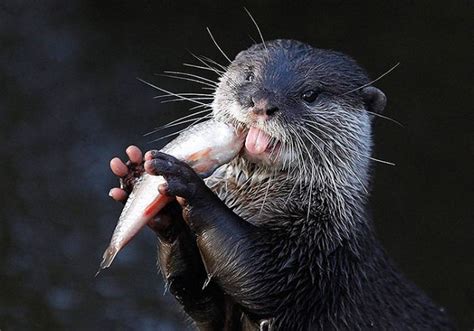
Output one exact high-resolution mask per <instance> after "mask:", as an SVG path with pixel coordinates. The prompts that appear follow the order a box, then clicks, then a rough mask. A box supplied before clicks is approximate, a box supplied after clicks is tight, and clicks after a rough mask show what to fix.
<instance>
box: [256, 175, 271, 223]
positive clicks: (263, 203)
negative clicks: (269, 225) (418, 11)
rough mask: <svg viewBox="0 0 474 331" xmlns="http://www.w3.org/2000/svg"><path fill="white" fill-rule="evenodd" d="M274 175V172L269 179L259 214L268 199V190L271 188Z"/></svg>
mask: <svg viewBox="0 0 474 331" xmlns="http://www.w3.org/2000/svg"><path fill="white" fill-rule="evenodd" d="M273 177H274V173H272V175H271V176H270V177H269V178H268V180H267V181H268V184H267V188H266V190H265V195H264V196H263V200H262V205H261V206H260V211H259V213H258V215H259V216H260V215H261V214H262V211H263V207H264V206H265V202H266V201H267V196H268V191H269V189H270V184H271V183H272V179H273Z"/></svg>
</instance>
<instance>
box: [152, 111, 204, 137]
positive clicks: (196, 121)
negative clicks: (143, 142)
mask: <svg viewBox="0 0 474 331" xmlns="http://www.w3.org/2000/svg"><path fill="white" fill-rule="evenodd" d="M211 117H212V114H207V115H205V116H202V117H199V118H197V119H196V120H195V121H194V122H193V123H191V124H190V125H188V126H186V127H185V128H183V129H181V130H179V131H176V132H172V133H170V134H167V135H165V136H162V137H159V138H157V139H155V140H152V141H150V142H149V143H150V144H151V143H154V142H157V141H160V140H163V139H166V138H169V137H172V136H175V135H178V134H180V133H181V132H183V131H185V130H186V129H187V128H188V127H190V126H193V125H194V124H196V123H198V122H199V121H201V120H203V119H206V118H211Z"/></svg>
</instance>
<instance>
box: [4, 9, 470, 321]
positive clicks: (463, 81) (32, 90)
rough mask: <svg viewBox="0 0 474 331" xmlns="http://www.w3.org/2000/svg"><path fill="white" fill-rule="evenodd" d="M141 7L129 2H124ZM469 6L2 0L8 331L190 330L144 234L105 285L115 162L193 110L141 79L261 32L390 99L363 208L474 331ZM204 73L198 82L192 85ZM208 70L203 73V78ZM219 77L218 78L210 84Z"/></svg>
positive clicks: (182, 88)
mask: <svg viewBox="0 0 474 331" xmlns="http://www.w3.org/2000/svg"><path fill="white" fill-rule="evenodd" d="M132 3H133V4H132ZM472 3H473V2H472V1H459V2H456V1H454V2H450V1H443V2H439V3H437V2H434V1H404V2H403V1H372V2H363V3H359V4H356V2H354V3H353V2H349V1H311V2H310V1H307V2H306V3H303V2H302V3H296V2H273V1H263V0H262V1H254V2H252V3H250V2H249V3H246V4H244V3H240V2H233V1H225V2H224V1H221V2H217V1H211V0H208V1H200V2H198V1H189V2H183V1H154V2H152V1H135V2H131V1H130V2H128V3H125V2H123V3H122V2H103V1H102V2H100V4H99V2H97V3H96V2H94V1H52V0H50V1H35V2H33V1H2V2H1V3H0V129H1V130H0V132H1V143H0V144H1V145H0V146H1V147H0V153H1V154H0V155H1V157H0V162H1V172H0V176H1V178H0V182H1V187H2V191H3V192H2V193H3V194H2V200H1V201H2V206H1V208H0V217H1V220H0V221H1V222H0V254H1V255H0V329H2V330H19V329H35V330H36V329H48V330H51V329H68V330H84V329H88V330H94V329H119V330H128V329H137V330H148V329H160V330H178V329H182V328H184V327H185V326H186V325H188V324H187V323H186V321H185V318H184V316H183V315H182V314H180V313H179V311H178V308H177V305H176V303H175V302H174V300H173V299H172V298H171V296H170V295H169V294H166V295H163V290H164V288H163V284H162V282H161V276H159V275H157V271H156V268H155V257H156V252H155V239H154V236H153V235H152V233H151V231H143V233H141V234H140V235H139V237H138V238H137V239H136V240H134V241H133V242H132V243H131V244H130V245H129V246H128V247H127V248H126V249H125V250H124V251H123V252H122V253H121V254H120V255H119V257H118V258H117V260H116V262H115V263H114V265H113V266H112V268H111V269H110V270H107V271H106V272H103V273H102V274H101V275H100V276H99V277H98V278H94V277H93V276H94V273H95V271H96V269H97V267H98V263H99V261H100V258H101V255H102V252H103V250H104V249H105V247H106V245H107V243H108V241H109V239H110V236H111V234H112V231H113V228H114V226H115V223H116V220H117V219H118V215H119V213H120V210H121V207H120V205H119V204H117V203H114V202H112V201H111V200H110V198H109V197H108V196H107V192H108V190H109V188H110V187H111V186H112V185H115V184H116V180H115V178H114V177H113V176H112V174H111V172H110V170H109V168H108V161H109V160H110V159H111V158H112V157H113V156H115V155H120V156H122V155H123V154H122V153H123V150H124V148H125V147H126V146H127V145H128V144H131V143H135V144H138V145H139V146H141V147H143V148H144V149H150V148H152V147H160V146H161V145H160V144H156V143H155V144H153V143H149V142H150V141H151V140H153V139H154V138H156V137H157V136H156V135H155V136H152V137H143V134H144V133H146V132H148V131H151V130H152V129H153V128H154V127H155V126H157V125H160V124H163V123H165V122H167V121H169V120H171V119H174V118H176V117H178V116H183V115H185V114H186V109H187V108H188V107H187V105H185V104H184V103H169V104H160V103H159V102H158V101H157V100H156V99H153V98H152V97H153V96H154V95H156V94H157V93H156V91H153V90H152V89H151V88H149V87H148V86H146V85H144V84H142V83H140V82H139V81H137V80H136V79H135V78H136V77H142V78H145V79H148V80H150V81H152V82H154V83H156V84H158V85H159V86H162V87H164V88H168V89H170V90H173V91H179V92H189V91H195V92H199V91H200V90H199V87H198V86H197V85H194V84H191V83H187V82H182V81H173V80H170V79H166V78H163V77H159V76H156V75H154V74H155V73H159V72H162V71H163V70H181V69H185V70H189V68H188V69H186V68H184V67H182V66H181V63H182V62H196V61H194V60H193V58H192V56H191V55H190V54H189V53H188V52H187V49H189V50H191V51H193V52H195V53H197V54H202V55H207V56H209V57H211V58H214V59H216V60H218V61H219V62H222V63H225V60H224V59H223V57H222V56H221V55H220V54H219V53H218V51H217V49H216V48H215V47H214V45H213V44H212V42H211V41H210V38H209V36H208V35H207V33H206V31H205V27H206V26H209V27H210V28H211V29H212V31H213V32H214V35H215V37H216V39H217V40H218V41H219V42H220V44H221V46H222V47H223V48H224V49H225V51H226V52H227V53H228V54H229V55H230V56H231V57H233V56H235V54H236V53H237V52H238V51H239V50H241V49H244V48H247V47H248V46H250V45H251V43H252V40H251V37H252V38H255V39H257V38H258V34H257V32H256V30H255V28H254V26H253V25H252V23H251V21H250V19H249V18H248V17H247V16H246V14H245V12H244V10H243V6H244V5H246V6H247V7H248V8H249V10H250V11H251V12H252V13H253V15H254V17H255V18H256V20H257V21H258V22H259V24H260V26H261V28H262V31H263V34H264V36H265V38H266V39H273V38H292V39H299V40H302V41H305V42H308V43H310V44H312V45H314V46H318V47H321V48H332V49H336V50H340V51H343V52H346V53H348V54H350V55H352V56H353V57H354V58H356V59H357V60H358V61H359V62H360V63H361V64H362V65H363V66H364V67H366V68H367V70H368V71H369V73H370V74H371V76H372V77H377V76H378V75H380V74H382V73H383V72H385V71H386V70H387V69H389V68H390V67H391V66H392V65H394V64H395V63H397V62H400V63H401V65H400V66H399V67H398V68H397V69H396V70H395V71H394V72H392V73H391V74H390V75H388V76H387V77H385V78H383V79H382V80H381V81H380V82H378V83H377V84H376V86H378V87H380V88H381V89H382V90H383V91H385V93H386V95H387V96H388V100H389V101H388V106H387V109H386V112H385V115H387V116H390V117H393V118H395V119H397V120H398V121H400V122H402V123H403V125H404V127H403V128H401V127H399V126H397V125H394V124H393V123H391V122H389V121H386V120H383V119H377V121H376V123H375V142H376V147H375V156H376V157H378V158H382V159H385V160H390V161H393V162H395V163H396V166H395V167H391V166H386V165H382V164H377V165H376V166H375V171H374V176H375V179H374V190H373V194H372V199H371V205H372V207H373V211H374V215H375V225H376V227H377V231H378V234H379V237H380V239H381V241H382V242H383V243H384V246H385V247H386V249H387V251H388V252H389V254H390V255H391V256H392V257H393V258H394V259H395V260H396V262H397V263H398V265H399V266H400V268H401V269H402V270H403V271H404V272H405V273H406V274H407V275H408V276H409V277H410V278H411V279H413V280H414V281H415V282H416V283H417V284H418V285H419V286H420V287H421V288H423V289H424V290H425V291H426V292H427V293H428V294H429V295H430V296H431V297H432V298H433V299H434V300H435V301H437V302H438V303H440V304H442V305H443V306H445V307H446V309H447V310H448V311H449V312H450V314H451V315H452V317H453V318H454V319H455V320H456V321H457V323H458V324H459V326H460V328H461V329H466V330H467V329H472V327H474V317H473V310H474V289H473V279H474V272H473V258H472V255H473V250H472V240H473V239H474V232H473V225H472V221H473V217H472V216H473V215H472V201H473V195H472V188H473V180H472V179H473V178H472V166H473V164H472V156H473V151H474V145H473V141H474V139H473V129H472V128H473V117H472V111H473V107H472V106H473V104H472V102H471V98H472V91H473V85H472V79H471V77H472V55H473V49H472V46H473V39H472V31H473V24H472V21H473V20H472V18H473V14H474V11H473V5H472ZM196 73H199V72H196ZM204 74H206V73H204ZM209 77H212V75H211V76H209Z"/></svg>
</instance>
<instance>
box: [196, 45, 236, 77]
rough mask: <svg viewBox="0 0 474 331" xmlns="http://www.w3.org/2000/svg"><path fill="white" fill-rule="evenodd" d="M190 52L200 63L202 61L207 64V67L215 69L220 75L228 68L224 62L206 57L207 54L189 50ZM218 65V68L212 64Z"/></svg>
mask: <svg viewBox="0 0 474 331" xmlns="http://www.w3.org/2000/svg"><path fill="white" fill-rule="evenodd" d="M188 52H189V54H191V56H192V57H194V58H195V59H196V60H198V61H199V62H200V63H202V64H203V65H205V66H206V67H207V68H209V69H210V70H213V71H214V72H215V73H216V74H217V75H218V76H219V77H220V76H222V75H223V74H224V73H225V71H226V70H227V68H226V67H225V66H223V65H222V64H220V63H218V62H216V61H214V60H212V59H210V58H208V57H206V56H198V55H196V54H194V53H193V52H191V51H189V50H188ZM211 64H212V65H214V66H217V67H218V68H220V69H218V68H216V67H214V66H212V65H211Z"/></svg>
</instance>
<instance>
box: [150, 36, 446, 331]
mask: <svg viewBox="0 0 474 331" xmlns="http://www.w3.org/2000/svg"><path fill="white" fill-rule="evenodd" d="M249 72H251V75H252V79H251V81H248V77H249ZM368 82H369V79H368V77H367V75H366V73H365V72H364V70H363V69H362V68H360V67H359V66H358V65H357V64H356V63H355V61H354V60H352V59H351V58H349V57H347V56H346V55H344V54H341V53H338V52H333V51H326V50H320V49H315V48H312V47H310V46H308V45H306V44H303V43H300V42H296V41H290V40H276V41H272V42H267V43H266V44H265V45H263V44H259V45H255V46H252V47H251V48H250V49H249V50H246V51H244V52H241V53H240V54H239V55H237V57H236V59H235V60H234V61H233V62H232V63H231V64H230V66H229V67H228V69H227V71H226V73H225V74H224V75H223V76H222V77H221V79H220V82H219V86H218V88H217V91H216V95H215V99H214V104H213V106H214V114H213V116H214V117H215V118H217V119H219V120H222V121H226V122H231V123H234V124H236V125H239V126H242V127H248V126H250V125H255V126H258V127H259V128H260V129H261V130H264V131H265V132H267V133H268V134H270V135H271V136H272V139H274V141H275V142H279V143H280V144H281V148H280V150H279V152H278V153H276V154H275V155H273V154H272V155H270V156H269V158H268V159H269V160H267V162H251V161H249V160H247V159H246V158H245V157H244V156H243V155H242V156H241V157H238V158H237V159H235V160H234V161H232V162H231V163H229V164H226V165H224V166H222V167H221V168H219V169H218V170H217V171H216V172H215V173H214V174H213V175H212V176H211V177H210V178H208V179H207V180H206V182H204V181H203V180H202V179H201V178H199V177H198V176H197V175H196V174H195V173H194V172H193V170H192V169H191V168H190V167H189V166H187V165H186V164H184V163H182V162H180V161H178V160H176V159H174V158H173V157H171V156H169V155H166V154H163V153H155V155H154V159H153V166H154V169H155V171H156V174H160V175H163V176H164V177H165V178H166V179H167V181H168V192H169V194H172V195H178V196H180V197H183V198H185V199H186V200H187V202H188V207H187V208H185V210H184V215H185V218H184V219H185V220H184V219H183V218H182V217H181V209H180V207H179V206H178V205H176V204H175V205H171V206H169V207H168V214H167V216H162V219H161V220H158V222H164V223H166V224H167V225H166V226H162V227H161V230H160V233H159V236H160V245H159V246H160V247H159V266H160V269H161V271H162V273H163V275H164V278H165V279H166V281H167V283H168V286H169V288H170V291H171V293H172V294H173V295H175V296H176V298H177V300H178V301H179V302H180V303H181V304H182V306H183V308H184V310H185V311H186V312H187V313H188V315H189V316H190V317H191V318H192V320H193V321H194V323H195V325H196V326H197V327H198V328H200V329H206V330H220V329H228V330H255V329H259V328H262V329H274V330H317V329H321V330H332V329H341V330H357V329H361V330H363V329H374V330H408V329H412V330H420V329H430V330H431V329H450V328H451V325H450V323H449V321H448V318H447V316H446V313H445V312H444V310H443V309H442V308H440V307H438V306H436V305H435V304H434V303H432V302H431V300H430V299H429V298H428V297H427V296H426V295H425V294H423V293H422V292H421V291H420V290H419V289H418V288H417V287H416V286H415V285H413V284H412V283H411V282H410V281H409V280H407V279H405V278H404V277H403V276H402V275H401V274H400V273H399V272H398V271H397V269H396V268H395V267H394V265H393V263H392V262H391V261H390V259H389V258H388V257H387V255H386V254H385V252H384V251H383V248H382V247H381V245H380V243H379V242H378V241H377V239H376V238H375V235H374V232H373V228H372V221H371V217H370V214H369V212H368V208H367V197H368V194H369V193H368V192H369V184H370V182H369V177H370V163H371V148H372V137H371V135H372V133H371V122H372V118H373V114H374V113H377V112H380V111H381V110H382V109H383V107H384V105H385V96H384V95H383V93H382V92H381V91H379V90H378V89H376V88H374V87H371V86H369V87H363V88H360V87H362V86H364V85H365V84H367V83H368ZM308 89H312V90H315V91H316V92H317V94H318V97H317V99H316V100H315V101H314V102H313V103H310V104H308V103H305V102H304V101H302V100H301V94H302V93H304V92H305V91H306V90H308ZM348 92H350V93H348ZM252 98H253V99H252ZM258 98H265V100H267V101H268V104H270V105H271V106H272V107H276V108H277V109H278V111H277V112H276V113H275V114H273V115H272V118H271V119H270V120H268V121H265V122H255V121H253V120H252V118H251V117H250V115H249V111H248V109H250V108H251V107H252V100H255V99H258ZM166 217H169V219H171V220H172V221H169V220H168V222H166V221H164V219H165V218H166Z"/></svg>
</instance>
